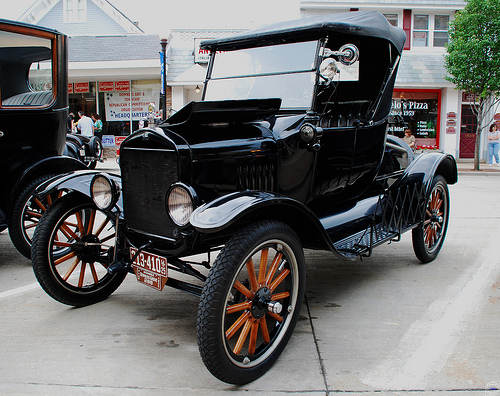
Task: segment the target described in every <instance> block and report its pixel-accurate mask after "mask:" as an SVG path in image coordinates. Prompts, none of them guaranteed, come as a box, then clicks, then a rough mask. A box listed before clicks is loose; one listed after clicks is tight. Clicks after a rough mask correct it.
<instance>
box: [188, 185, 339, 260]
mask: <svg viewBox="0 0 500 396" xmlns="http://www.w3.org/2000/svg"><path fill="white" fill-rule="evenodd" d="M260 219H268V220H269V219H275V220H279V221H282V222H284V223H286V224H288V225H290V227H291V228H292V229H293V230H294V231H295V232H296V233H297V235H298V236H299V238H300V240H301V241H302V244H303V245H304V246H305V247H308V248H317V249H323V250H331V251H332V252H334V253H337V254H339V253H338V252H337V250H336V249H335V248H334V246H333V244H332V242H331V240H330V238H329V237H328V234H327V233H326V230H325V229H324V227H323V225H322V224H321V222H320V221H319V219H318V218H317V216H316V215H315V214H314V213H313V212H312V211H311V210H310V209H309V208H308V207H306V206H305V205H303V204H302V203H300V202H298V201H296V200H294V199H291V198H289V197H286V196H283V195H280V194H275V193H271V192H263V191H251V190H246V191H239V192H235V193H232V194H228V195H224V196H223V197H220V198H218V199H216V200H214V201H211V202H209V203H206V204H204V205H202V206H200V207H198V208H197V209H196V210H195V211H194V212H193V213H192V214H191V217H190V223H191V225H192V226H193V227H194V228H195V230H196V231H198V232H200V233H203V234H214V233H218V232H223V231H225V232H228V231H232V230H230V228H231V227H233V226H237V227H240V226H242V225H244V224H247V223H250V222H254V221H257V220H260ZM339 255H340V254H339Z"/></svg>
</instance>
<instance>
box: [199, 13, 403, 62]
mask: <svg viewBox="0 0 500 396" xmlns="http://www.w3.org/2000/svg"><path fill="white" fill-rule="evenodd" d="M333 33H341V34H351V35H357V36H372V37H378V38H382V39H386V40H388V41H390V42H391V43H393V44H394V46H395V47H396V49H397V50H398V51H399V52H402V51H403V45H404V42H405V40H406V34H405V33H404V31H403V30H402V29H401V28H398V27H395V26H392V25H391V24H390V23H389V22H388V21H387V19H386V18H385V17H384V16H383V15H382V14H380V13H379V12H376V11H353V12H346V13H339V14H331V15H322V16H319V17H307V18H302V19H297V20H293V21H287V22H280V23H276V24H272V25H267V26H262V27H260V28H257V29H255V30H249V31H246V32H244V33H240V34H237V35H234V36H230V37H226V38H221V39H214V40H207V41H204V42H202V43H201V48H203V49H208V50H220V51H229V50H234V49H238V48H247V47H253V46H262V45H268V44H273V43H278V42H281V43H283V42H294V41H302V40H314V39H318V38H320V37H323V36H325V35H326V34H333Z"/></svg>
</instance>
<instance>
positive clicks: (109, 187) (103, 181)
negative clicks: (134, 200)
mask: <svg viewBox="0 0 500 396" xmlns="http://www.w3.org/2000/svg"><path fill="white" fill-rule="evenodd" d="M90 193H91V195H92V199H93V200H94V203H95V204H96V205H97V207H98V208H99V209H109V208H110V207H111V206H112V205H114V202H113V201H114V197H115V188H114V185H113V182H112V181H111V180H110V179H108V178H107V177H106V176H104V175H97V176H95V177H94V178H93V179H92V184H91V185H90Z"/></svg>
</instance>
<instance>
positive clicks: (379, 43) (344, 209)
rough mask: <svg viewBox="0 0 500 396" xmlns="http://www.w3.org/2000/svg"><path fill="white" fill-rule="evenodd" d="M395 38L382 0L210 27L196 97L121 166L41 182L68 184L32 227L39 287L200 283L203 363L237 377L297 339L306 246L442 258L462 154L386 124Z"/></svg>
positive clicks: (96, 289) (74, 296)
mask: <svg viewBox="0 0 500 396" xmlns="http://www.w3.org/2000/svg"><path fill="white" fill-rule="evenodd" d="M404 41H405V34H404V32H403V31H402V30H401V29H399V28H396V27H393V26H391V25H390V24H389V23H388V22H387V21H386V19H385V18H384V17H383V16H382V15H381V14H379V13H376V12H351V13H347V14H337V15H330V16H325V17H314V18H304V19H301V20H298V21H292V22H287V23H279V24H276V25H271V26H268V27H264V28H260V29H257V30H254V31H248V32H246V33H242V34H239V35H236V36H233V37H229V38H225V39H217V40H211V41H205V42H204V43H203V44H202V48H204V49H207V50H209V51H210V52H211V60H210V64H209V67H208V72H207V77H206V82H205V85H204V92H203V100H202V101H200V102H192V103H190V104H188V105H187V106H186V107H185V108H183V109H181V110H180V111H179V112H177V113H176V114H175V115H173V116H172V117H170V118H169V119H167V120H166V121H165V122H164V123H162V124H160V125H159V127H151V128H145V129H141V130H138V131H136V132H135V133H133V134H132V135H131V136H129V137H128V138H127V139H126V140H125V141H124V142H123V144H122V145H121V149H120V169H121V176H118V175H112V174H104V173H99V172H95V171H84V172H75V173H72V174H68V175H66V176H62V177H60V178H59V179H58V180H55V181H51V182H47V183H45V184H44V185H43V186H41V187H40V188H39V189H38V193H39V196H40V197H41V198H43V197H45V196H47V194H53V193H55V192H57V191H65V192H66V193H67V194H66V195H65V196H64V197H62V198H61V199H59V200H58V201H57V202H56V203H55V204H53V205H52V206H51V207H50V208H49V209H48V210H47V212H46V213H45V214H44V215H43V217H42V219H41V221H40V223H39V226H38V228H37V230H36V233H35V237H34V244H33V249H32V261H33V266H34V272H35V274H36V276H37V278H38V280H39V282H40V283H41V285H42V287H43V288H44V289H45V290H46V292H47V293H48V294H49V295H51V296H52V297H53V298H55V299H56V300H58V301H60V302H62V303H65V304H69V305H73V306H83V305H87V304H92V303H95V302H98V301H100V300H103V299H105V298H106V297H108V296H109V295H110V294H111V293H112V292H113V291H114V290H115V289H116V288H117V287H118V286H119V285H120V283H121V282H122V281H123V279H124V277H125V275H126V274H127V273H128V272H134V273H135V275H136V277H137V279H138V280H139V281H140V282H142V283H144V284H146V285H149V286H151V287H154V288H156V289H158V290H162V289H163V288H164V286H165V285H167V286H171V287H174V288H177V289H181V290H183V291H186V292H188V293H191V294H194V295H196V296H199V297H200V303H199V310H198V318H197V334H198V345H199V350H200V353H201V356H202V359H203V361H204V363H205V365H206V366H207V368H208V370H210V372H211V373H212V374H213V375H215V376H216V377H217V378H219V379H221V380H222V381H226V382H228V383H234V384H243V383H247V382H249V381H252V380H254V379H255V378H258V377H259V376H261V375H263V374H264V373H265V372H266V371H267V370H268V369H269V368H270V366H271V365H272V364H273V363H274V362H275V361H276V359H277V358H278V356H279V355H280V353H281V352H282V351H283V349H284V348H285V345H286V344H287V342H288V340H289V338H290V337H291V335H292V332H293V329H294V327H295V324H296V322H297V319H298V316H299V312H300V309H301V305H302V300H303V296H304V290H305V271H306V268H307V263H306V262H305V259H304V253H303V249H305V248H306V249H322V250H329V251H331V252H332V253H334V254H336V255H337V256H339V257H342V258H345V259H348V260H355V259H357V258H359V257H362V256H369V255H370V254H371V253H372V250H373V248H375V247H376V246H378V245H380V244H382V243H385V242H390V241H395V240H398V239H399V238H400V236H401V234H402V233H403V232H406V231H410V230H411V231H412V238H413V247H414V251H415V254H416V256H417V257H418V258H419V259H420V260H421V261H422V262H423V263H427V262H430V261H432V260H433V259H435V258H436V256H437V255H438V253H439V251H440V249H441V247H442V245H443V241H444V238H445V234H446V229H447V226H448V212H449V194H448V187H447V185H448V184H453V183H455V182H457V168H456V163H455V160H454V158H453V157H451V156H449V155H446V154H441V153H432V154H427V155H421V156H418V157H414V156H413V153H412V151H411V150H410V149H409V147H408V146H407V145H406V144H405V143H404V142H403V141H402V140H400V139H398V138H396V137H393V136H388V135H387V123H388V116H389V114H390V109H391V97H392V90H393V86H394V80H395V77H396V71H397V68H398V63H399V60H400V57H401V54H402V49H403V44H404ZM213 252H218V255H217V256H216V258H215V260H211V253H213ZM200 254H202V255H200ZM205 254H206V256H205ZM186 278H187V279H186Z"/></svg>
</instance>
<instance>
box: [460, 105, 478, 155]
mask: <svg viewBox="0 0 500 396" xmlns="http://www.w3.org/2000/svg"><path fill="white" fill-rule="evenodd" d="M476 128H477V118H476V116H475V115H474V113H473V112H472V110H471V108H470V106H469V105H462V119H461V123H460V151H459V157H460V158H474V150H475V148H476Z"/></svg>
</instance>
